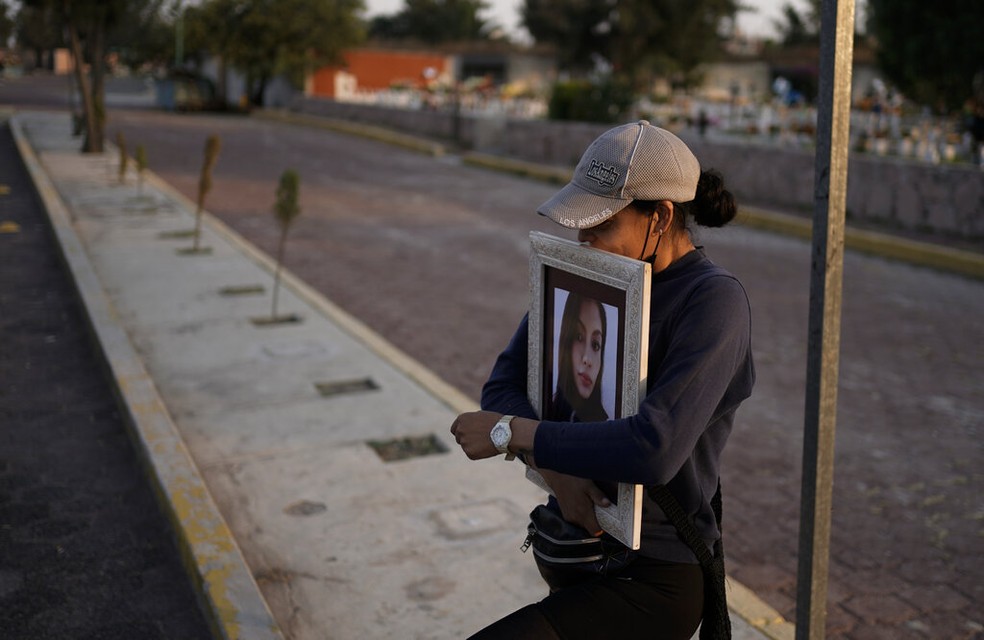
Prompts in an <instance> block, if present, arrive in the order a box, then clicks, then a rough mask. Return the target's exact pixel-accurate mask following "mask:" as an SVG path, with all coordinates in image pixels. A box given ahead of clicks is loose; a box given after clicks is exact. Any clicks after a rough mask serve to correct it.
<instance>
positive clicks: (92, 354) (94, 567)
mask: <svg viewBox="0 0 984 640" xmlns="http://www.w3.org/2000/svg"><path fill="white" fill-rule="evenodd" d="M0 183H2V185H3V186H4V187H5V189H4V191H5V192H4V193H3V194H2V195H0V225H3V226H2V227H0V425H2V427H0V637H3V638H5V639H9V640H42V639H45V638H51V639H64V638H93V639H95V638H100V639H106V640H109V639H119V640H131V639H133V638H146V639H148V640H149V639H160V640H168V639H175V638H182V639H188V640H191V639H194V638H202V639H204V638H210V637H211V633H210V630H209V627H208V625H207V624H206V622H205V618H204V616H203V615H202V613H201V611H200V609H199V607H198V602H197V601H196V599H195V594H194V591H193V590H192V587H191V583H190V582H189V578H188V576H187V574H186V572H185V571H184V569H183V568H182V566H181V560H180V558H179V554H178V550H177V547H176V545H175V541H174V538H173V533H172V530H171V527H170V524H169V523H168V521H167V520H166V518H165V516H164V514H163V513H162V512H161V510H160V506H159V502H158V500H157V499H156V497H155V496H154V494H153V491H152V489H151V487H150V482H149V479H148V477H147V474H146V471H145V470H144V469H143V468H142V467H141V466H140V463H139V458H138V456H137V455H136V453H135V452H134V449H133V446H132V443H131V442H130V439H129V437H128V435H127V431H126V429H125V428H124V425H123V422H122V419H121V417H120V415H119V413H118V411H117V408H116V398H115V397H114V395H113V391H112V385H111V382H110V380H109V379H108V378H107V377H106V371H105V368H104V365H103V363H102V361H101V357H100V355H99V353H98V351H97V349H96V348H95V347H94V345H93V344H92V340H91V337H90V334H89V332H88V329H87V327H86V322H85V319H84V314H83V313H82V311H81V309H80V307H79V304H78V301H77V300H76V298H75V292H74V285H73V283H72V280H71V278H70V276H69V275H68V273H66V271H65V267H64V265H63V263H62V262H61V260H60V256H59V253H58V248H57V246H56V245H55V243H54V240H53V238H52V237H51V230H50V227H49V224H48V221H47V218H46V216H45V213H44V211H43V209H42V208H41V204H40V202H39V200H38V198H37V196H36V194H35V192H34V187H33V185H32V184H31V182H30V179H29V178H28V176H27V173H26V171H25V170H24V167H23V164H22V163H21V160H20V156H19V155H18V153H17V150H16V147H15V146H14V144H13V140H12V137H11V134H10V131H9V129H8V127H7V126H6V125H3V126H2V128H0Z"/></svg>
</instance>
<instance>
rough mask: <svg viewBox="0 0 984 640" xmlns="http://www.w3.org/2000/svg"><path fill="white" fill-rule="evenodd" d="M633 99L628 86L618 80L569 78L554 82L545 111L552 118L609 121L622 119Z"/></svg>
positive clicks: (613, 121) (608, 122) (606, 122)
mask: <svg viewBox="0 0 984 640" xmlns="http://www.w3.org/2000/svg"><path fill="white" fill-rule="evenodd" d="M632 100H633V96H632V91H631V90H630V89H629V87H628V85H627V84H626V83H624V82H620V81H618V80H614V79H611V78H607V79H605V80H602V81H599V82H592V81H589V80H568V81H564V82H558V83H556V84H554V86H553V91H552V92H551V95H550V103H549V106H548V114H549V116H550V119H551V120H576V121H580V122H600V123H605V124H611V123H615V122H620V121H621V120H622V117H623V116H624V114H625V113H626V112H627V111H628V109H629V107H630V106H631V105H632Z"/></svg>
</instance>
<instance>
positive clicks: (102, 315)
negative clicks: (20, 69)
mask: <svg viewBox="0 0 984 640" xmlns="http://www.w3.org/2000/svg"><path fill="white" fill-rule="evenodd" d="M10 125H11V131H12V132H13V135H14V140H15V142H16V144H17V148H18V150H19V151H20V154H21V158H22V159H23V161H24V164H25V166H26V167H27V170H28V173H29V174H30V176H31V180H32V181H33V182H34V186H35V189H36V190H37V192H38V195H39V196H40V198H41V202H42V206H43V207H44V209H45V211H46V212H47V215H48V218H49V220H50V221H51V226H52V229H53V231H54V234H55V238H56V241H57V244H58V246H59V248H60V250H61V255H62V258H63V260H64V262H65V265H66V266H67V267H68V269H69V271H70V273H71V275H72V279H73V281H74V283H75V288H76V291H77V293H78V296H79V300H80V301H81V303H82V306H83V308H84V309H85V312H86V317H87V318H88V321H89V328H90V330H91V331H92V334H93V336H94V338H95V341H96V344H97V346H98V347H99V349H100V351H101V353H102V356H103V359H104V361H105V363H106V366H107V367H108V369H109V372H110V373H111V375H112V382H113V384H114V386H115V391H116V394H117V397H118V400H119V404H120V410H121V413H122V415H123V417H124V422H125V423H126V425H127V428H128V431H129V433H130V436H131V438H132V439H133V441H134V444H135V446H136V448H137V452H138V455H140V457H141V459H142V462H143V464H144V466H145V468H146V470H147V472H148V475H149V476H150V479H151V483H152V486H153V487H154V489H155V493H156V494H157V496H158V499H159V500H160V501H161V504H162V506H163V508H164V511H165V513H166V515H167V517H168V518H169V520H170V521H171V523H172V526H173V527H174V530H175V533H176V534H177V541H178V547H179V550H180V552H181V555H182V562H183V564H184V566H185V569H186V570H187V571H188V572H189V576H190V578H191V581H192V584H193V586H194V588H195V590H196V592H197V593H198V596H199V598H200V601H201V602H202V603H203V609H204V611H205V614H206V618H207V619H208V621H209V624H210V625H211V627H212V630H213V633H214V634H215V636H216V637H219V638H223V639H225V640H254V639H255V640H268V639H277V640H282V639H283V637H284V636H283V634H282V633H281V631H280V629H279V627H278V626H277V623H276V621H275V620H274V618H273V616H272V614H271V613H270V610H269V608H268V607H267V604H266V602H265V600H264V599H263V597H262V595H261V593H260V590H259V587H258V586H257V584H256V582H255V580H254V579H253V576H252V574H251V573H250V571H249V568H248V567H247V566H246V562H245V560H244V559H243V556H242V553H241V551H240V549H239V546H238V544H237V543H236V540H235V538H233V536H232V532H231V531H230V530H229V527H228V525H227V524H226V522H225V520H224V519H223V518H222V515H221V514H220V513H219V510H218V508H217V507H216V505H215V502H214V500H213V499H212V496H211V494H210V493H209V491H208V488H207V486H206V485H205V482H204V480H203V479H202V477H201V474H200V473H199V471H198V468H197V467H196V466H195V463H194V461H193V460H192V458H191V456H190V455H189V453H188V450H187V448H186V447H185V444H184V441H183V440H182V439H181V436H180V434H179V433H178V431H177V428H176V427H175V425H174V422H173V421H172V419H171V416H170V414H169V413H168V410H167V408H166V407H165V405H164V403H163V401H162V400H161V397H160V395H159V394H158V392H157V387H156V385H155V384H154V381H153V379H152V378H151V377H150V376H149V375H148V373H147V371H146V369H145V368H144V366H143V362H142V360H141V359H140V357H139V356H138V355H137V352H136V350H135V349H134V347H133V345H132V344H131V342H130V339H129V337H128V336H127V333H126V330H125V329H124V328H123V325H122V323H121V322H120V319H119V317H118V315H117V312H116V309H115V308H114V306H113V304H112V302H110V300H109V298H108V296H107V295H106V293H105V292H104V291H103V288H102V284H101V283H100V281H99V278H98V277H97V276H96V273H95V270H94V269H93V267H92V264H91V262H90V261H89V257H88V255H87V254H86V251H85V248H84V246H83V245H82V242H81V241H80V240H79V237H78V235H77V234H76V232H75V229H74V227H73V225H72V220H71V215H70V214H69V211H68V209H67V207H66V206H65V204H64V202H63V201H62V199H61V197H60V196H59V195H58V192H57V190H56V189H55V187H54V185H53V184H52V182H51V180H50V178H49V177H48V175H47V173H46V172H45V170H44V168H43V167H42V165H41V163H40V161H39V159H38V157H37V155H36V154H35V153H34V150H33V149H32V148H31V146H30V144H29V143H28V141H27V139H26V136H25V135H24V132H23V130H22V128H21V125H20V122H19V119H18V118H17V116H16V115H15V116H14V117H13V118H11V121H10Z"/></svg>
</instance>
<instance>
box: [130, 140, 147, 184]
mask: <svg viewBox="0 0 984 640" xmlns="http://www.w3.org/2000/svg"><path fill="white" fill-rule="evenodd" d="M133 159H134V160H135V161H136V163H137V193H140V194H142V193H143V180H144V171H146V170H147V149H146V148H144V146H143V145H142V144H138V145H137V149H136V151H135V152H134V158H133Z"/></svg>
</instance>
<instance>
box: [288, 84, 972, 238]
mask: <svg viewBox="0 0 984 640" xmlns="http://www.w3.org/2000/svg"><path fill="white" fill-rule="evenodd" d="M291 108H292V109H293V110H295V111H298V112H302V113H307V114H311V115H322V116H327V117H331V118H337V119H341V120H347V121H352V122H361V123H365V124H372V125H377V126H382V127H387V128H391V129H394V130H397V131H399V132H401V133H405V134H412V135H418V136H424V137H433V138H440V139H445V140H453V139H454V138H455V129H456V128H457V133H458V136H457V137H458V140H459V141H460V143H461V146H462V147H464V148H467V149H471V150H475V151H481V152H485V153H492V154H501V155H505V156H509V157H513V158H517V159H521V160H525V161H529V162H535V163H542V164H546V165H551V166H558V167H572V166H573V165H574V164H576V163H577V160H578V158H579V157H580V155H581V153H582V152H583V151H584V149H585V148H586V147H587V146H588V144H590V142H591V141H592V140H594V138H596V137H597V136H598V135H599V134H600V133H601V132H603V131H604V130H605V129H607V128H608V127H607V126H606V125H598V124H590V123H584V122H552V121H544V120H507V119H505V118H489V117H477V116H472V115H469V114H462V115H461V117H460V118H458V122H457V127H456V125H455V118H454V116H453V114H452V113H450V112H447V111H427V110H416V111H415V110H406V109H394V108H389V107H380V106H374V105H361V104H351V103H338V102H333V101H329V100H319V99H313V98H297V99H295V100H294V101H293V102H292V104H291ZM680 136H681V138H683V139H684V140H685V141H686V142H687V144H689V145H690V146H691V148H692V149H693V150H694V153H695V154H696V156H697V158H698V159H699V160H700V162H701V166H703V167H705V168H715V169H717V170H719V171H720V172H721V173H722V174H723V175H724V176H725V178H726V182H727V184H728V185H729V187H730V188H732V190H733V191H734V193H735V195H736V196H738V198H739V200H740V201H741V202H746V203H749V204H756V205H759V206H764V207H775V208H780V209H783V210H788V211H790V212H803V213H808V212H810V211H812V210H813V179H814V176H813V160H814V157H813V151H812V150H809V149H792V148H783V147H778V146H774V145H768V144H761V143H754V142H743V143H734V142H720V141H707V140H702V139H701V138H699V137H698V136H697V135H696V133H694V132H689V131H684V132H681V133H680ZM847 210H848V216H849V219H853V220H861V221H870V222H876V223H881V224H886V225H889V226H892V227H895V228H899V229H904V230H908V231H915V232H920V231H926V232H933V233H940V234H949V235H955V236H958V237H962V238H966V239H970V240H975V241H976V240H984V171H982V170H981V169H980V168H977V167H973V166H970V165H946V164H940V165H932V164H928V163H921V162H916V161H912V160H904V159H899V158H884V157H876V156H871V155H867V154H859V153H852V155H851V158H850V164H849V169H848V196H847Z"/></svg>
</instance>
